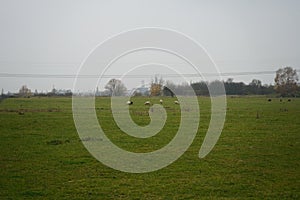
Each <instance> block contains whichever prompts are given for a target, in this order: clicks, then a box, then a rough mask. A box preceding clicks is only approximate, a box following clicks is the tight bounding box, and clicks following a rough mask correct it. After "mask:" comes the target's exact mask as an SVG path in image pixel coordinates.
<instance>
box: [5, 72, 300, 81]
mask: <svg viewBox="0 0 300 200" xmlns="http://www.w3.org/2000/svg"><path fill="white" fill-rule="evenodd" d="M296 71H297V72H300V70H296ZM275 73H276V71H258V72H224V73H220V74H218V73H202V75H203V76H205V77H216V76H226V77H228V76H249V75H270V74H275ZM155 75H158V76H161V77H164V78H176V77H195V78H196V77H199V76H200V75H199V74H154V75H147V74H137V75H130V74H129V75H126V76H125V77H126V78H152V77H153V76H155ZM76 77H77V78H99V77H100V75H92V74H88V75H78V76H77V75H75V74H31V73H28V74H27V73H0V78H72V79H74V78H76ZM101 77H102V78H120V77H122V75H120V74H109V75H108V74H105V75H103V76H101ZM200 77H201V76H200Z"/></svg>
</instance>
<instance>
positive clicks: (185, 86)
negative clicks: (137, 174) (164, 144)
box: [1, 67, 300, 97]
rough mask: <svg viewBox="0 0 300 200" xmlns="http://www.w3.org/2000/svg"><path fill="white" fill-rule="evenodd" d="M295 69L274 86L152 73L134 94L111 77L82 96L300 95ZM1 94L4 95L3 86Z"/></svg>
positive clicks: (22, 93) (23, 91)
mask: <svg viewBox="0 0 300 200" xmlns="http://www.w3.org/2000/svg"><path fill="white" fill-rule="evenodd" d="M298 80H299V79H298V75H297V71H296V70H295V69H293V68H292V67H284V68H280V69H278V70H277V71H276V74H275V78H274V82H275V84H274V85H266V84H265V85H263V84H262V82H261V81H260V80H258V79H253V80H252V81H251V82H250V83H249V84H245V83H244V82H234V81H233V79H232V78H228V79H227V80H226V81H223V82H220V81H212V82H205V81H199V82H195V83H182V84H175V83H173V82H171V81H164V80H163V79H162V77H160V78H159V77H158V76H155V77H154V79H153V80H152V81H151V84H150V88H149V89H147V88H145V87H144V88H138V89H136V90H135V91H134V92H133V93H130V94H128V91H127V88H126V87H125V85H124V84H123V83H122V81H121V80H118V79H111V80H109V81H108V83H107V84H106V85H105V91H104V92H102V93H100V92H99V91H98V88H97V90H96V91H95V93H89V94H84V95H96V96H123V95H133V96H172V97H173V96H175V94H176V95H181V96H189V95H194V94H196V95H197V96H209V89H208V88H209V87H210V86H213V85H214V84H220V83H222V84H224V87H225V91H226V95H271V94H272V95H278V96H281V97H300V85H299V83H298ZM72 95H73V93H72V91H71V90H56V89H55V88H53V89H52V91H51V92H48V93H38V92H37V91H36V90H35V92H34V93H32V92H31V90H30V89H29V88H27V86H26V85H23V86H22V87H21V88H20V90H19V93H18V94H15V96H19V97H30V96H72ZM1 96H2V97H4V96H5V94H4V92H3V89H2V94H1Z"/></svg>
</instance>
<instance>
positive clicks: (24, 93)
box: [19, 85, 31, 97]
mask: <svg viewBox="0 0 300 200" xmlns="http://www.w3.org/2000/svg"><path fill="white" fill-rule="evenodd" d="M19 95H20V96H21V97H30V96H31V90H30V89H28V87H27V86H26V85H23V86H22V87H21V88H20V90H19Z"/></svg>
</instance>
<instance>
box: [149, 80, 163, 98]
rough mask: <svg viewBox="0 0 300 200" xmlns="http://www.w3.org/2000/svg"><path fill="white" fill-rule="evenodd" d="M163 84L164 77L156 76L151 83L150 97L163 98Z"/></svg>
mask: <svg viewBox="0 0 300 200" xmlns="http://www.w3.org/2000/svg"><path fill="white" fill-rule="evenodd" d="M163 83H164V80H163V79H162V77H160V78H158V76H157V75H156V76H155V77H154V80H152V82H151V87H150V95H151V96H161V95H162V86H163Z"/></svg>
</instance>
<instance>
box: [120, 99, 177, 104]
mask: <svg viewBox="0 0 300 200" xmlns="http://www.w3.org/2000/svg"><path fill="white" fill-rule="evenodd" d="M163 102H164V101H163V100H162V99H160V100H159V103H160V104H163ZM174 103H175V104H178V105H179V101H177V100H176V101H174ZM126 104H127V105H132V104H133V101H127V102H126ZM144 105H151V102H150V101H146V102H145V103H144Z"/></svg>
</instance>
